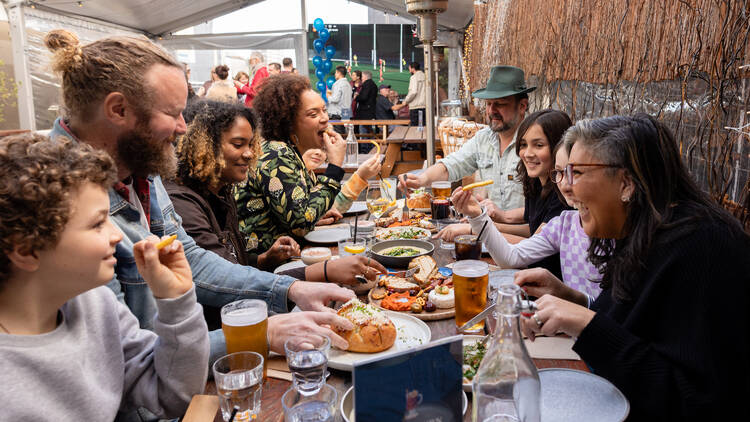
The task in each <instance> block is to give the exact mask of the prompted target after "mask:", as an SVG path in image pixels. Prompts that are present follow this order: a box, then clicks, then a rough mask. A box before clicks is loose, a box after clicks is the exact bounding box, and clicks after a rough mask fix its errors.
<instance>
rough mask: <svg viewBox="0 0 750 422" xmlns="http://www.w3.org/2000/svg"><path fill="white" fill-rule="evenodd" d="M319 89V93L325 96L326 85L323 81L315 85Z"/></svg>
mask: <svg viewBox="0 0 750 422" xmlns="http://www.w3.org/2000/svg"><path fill="white" fill-rule="evenodd" d="M315 86H316V87H317V88H318V91H320V92H321V94H325V92H326V83H325V82H323V81H318V83H317V84H316V85H315Z"/></svg>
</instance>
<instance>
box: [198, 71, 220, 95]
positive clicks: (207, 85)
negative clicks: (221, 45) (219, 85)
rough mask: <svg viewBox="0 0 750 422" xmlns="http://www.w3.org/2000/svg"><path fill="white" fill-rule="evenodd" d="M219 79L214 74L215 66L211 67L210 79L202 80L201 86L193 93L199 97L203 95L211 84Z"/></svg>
mask: <svg viewBox="0 0 750 422" xmlns="http://www.w3.org/2000/svg"><path fill="white" fill-rule="evenodd" d="M218 79H219V77H218V76H216V67H212V68H211V79H209V80H207V81H206V82H203V86H202V87H200V88H198V92H196V93H195V95H197V96H199V97H205V96H206V93H207V92H208V90H209V89H210V88H211V85H212V84H213V83H214V82H216V81H217V80H218Z"/></svg>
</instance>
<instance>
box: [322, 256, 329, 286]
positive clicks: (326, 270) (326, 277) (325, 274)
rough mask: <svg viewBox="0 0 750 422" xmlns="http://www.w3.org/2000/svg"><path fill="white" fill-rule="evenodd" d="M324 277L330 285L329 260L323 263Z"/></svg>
mask: <svg viewBox="0 0 750 422" xmlns="http://www.w3.org/2000/svg"><path fill="white" fill-rule="evenodd" d="M323 277H324V278H325V280H326V283H328V260H327V259H326V260H325V261H323Z"/></svg>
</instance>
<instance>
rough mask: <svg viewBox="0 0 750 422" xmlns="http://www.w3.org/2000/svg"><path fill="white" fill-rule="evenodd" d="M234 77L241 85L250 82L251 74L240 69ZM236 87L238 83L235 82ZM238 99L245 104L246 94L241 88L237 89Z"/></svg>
mask: <svg viewBox="0 0 750 422" xmlns="http://www.w3.org/2000/svg"><path fill="white" fill-rule="evenodd" d="M233 79H234V81H235V82H239V83H240V85H247V83H248V82H250V75H248V74H247V73H246V72H243V71H241V70H240V71H239V72H237V74H236V75H234V78H233ZM234 87H235V88H237V84H236V83H235V84H234ZM237 101H239V102H240V103H242V104H245V94H243V93H241V92H240V91H239V90H237Z"/></svg>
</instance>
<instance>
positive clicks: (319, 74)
mask: <svg viewBox="0 0 750 422" xmlns="http://www.w3.org/2000/svg"><path fill="white" fill-rule="evenodd" d="M315 76H317V77H318V79H319V80H321V81H322V80H324V79H325V78H326V73H325V72H324V71H323V69H318V70H316V71H315Z"/></svg>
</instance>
